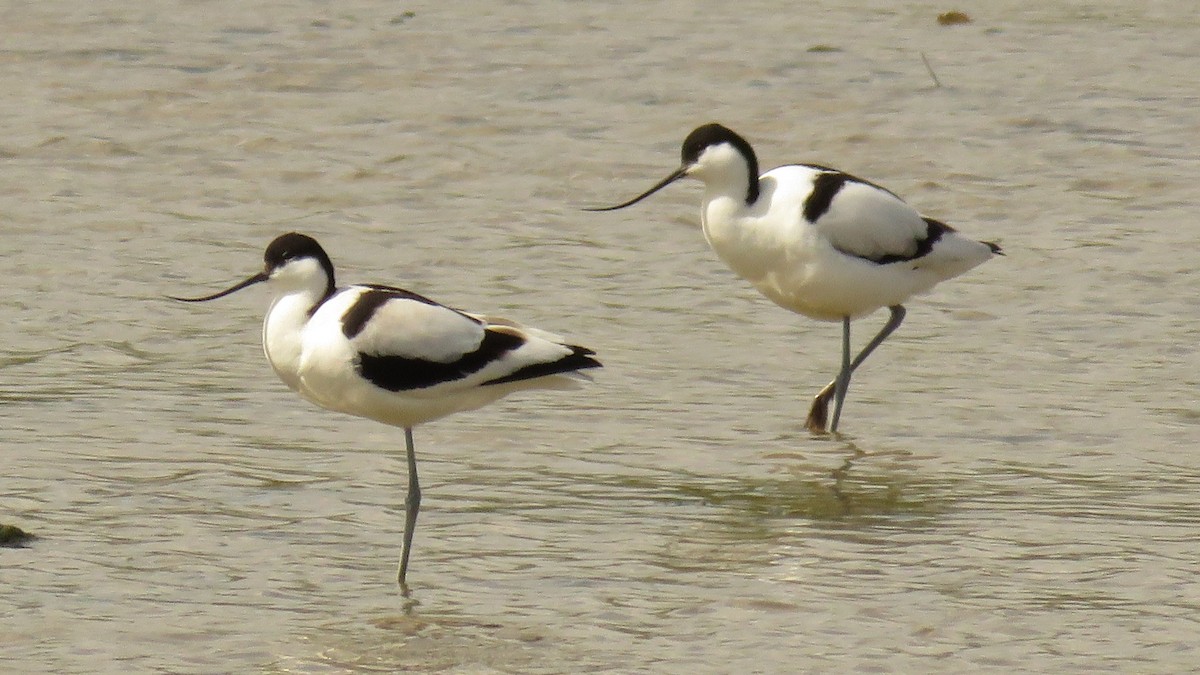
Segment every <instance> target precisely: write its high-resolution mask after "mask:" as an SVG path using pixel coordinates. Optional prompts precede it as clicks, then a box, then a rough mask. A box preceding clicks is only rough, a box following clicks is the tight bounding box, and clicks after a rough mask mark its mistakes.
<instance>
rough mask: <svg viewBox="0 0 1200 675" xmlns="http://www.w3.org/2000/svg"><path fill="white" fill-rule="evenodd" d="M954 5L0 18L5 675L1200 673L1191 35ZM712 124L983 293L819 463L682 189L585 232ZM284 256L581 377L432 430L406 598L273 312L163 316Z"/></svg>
mask: <svg viewBox="0 0 1200 675" xmlns="http://www.w3.org/2000/svg"><path fill="white" fill-rule="evenodd" d="M901 5H903V6H901ZM949 9H954V7H951V6H949V5H941V4H933V3H924V2H917V3H901V4H897V3H892V2H884V1H882V0H863V1H859V2H849V3H847V2H809V3H799V4H797V3H778V2H755V1H753V0H751V1H749V2H741V3H715V2H661V3H617V2H552V1H550V0H529V1H527V2H505V3H499V2H457V3H455V2H417V3H401V4H398V3H385V2H365V1H363V0H348V1H345V2H338V3H316V2H299V1H288V2H270V1H266V2H254V3H245V2H229V1H227V0H209V1H207V2H191V3H182V2H165V1H162V0H141V1H139V2H129V1H127V0H122V1H121V2H108V3H91V2H81V1H66V0H58V1H55V0H47V1H44V2H38V3H11V4H10V5H9V6H7V7H6V8H4V9H2V10H0V16H2V17H3V25H4V39H3V41H2V42H0V92H3V93H0V106H2V110H0V119H2V120H3V121H2V122H0V129H2V130H3V133H2V135H0V166H2V167H3V171H2V173H0V175H2V178H0V184H2V185H3V190H0V232H2V233H3V244H4V255H3V256H2V257H0V272H2V274H0V276H2V278H3V279H4V286H3V289H2V290H0V303H2V307H3V315H4V317H5V321H4V322H3V325H2V326H0V442H2V444H3V448H4V450H3V465H4V471H3V478H2V479H0V523H6V524H12V525H18V526H20V527H22V528H24V529H26V530H28V531H30V532H32V533H34V534H35V535H37V539H35V540H33V541H32V542H30V543H29V544H28V545H27V546H26V547H24V548H3V549H0V581H2V582H3V583H2V588H3V589H4V590H3V593H4V601H3V602H0V643H2V644H3V645H4V646H3V649H2V650H0V670H2V671H6V672H7V671H11V672H57V673H83V672H89V673H90V672H113V673H116V672H154V671H158V672H315V673H332V672H360V671H362V672H393V671H404V670H412V671H439V672H456V673H477V672H483V673H487V672H500V673H527V672H533V673H561V672H583V671H598V672H664V673H665V672H767V673H790V672H798V671H848V670H864V671H900V672H929V671H935V672H969V671H978V670H994V671H997V672H1011V671H1014V670H1031V671H1041V672H1095V671H1097V670H1114V671H1125V672H1179V671H1183V670H1190V669H1193V668H1195V664H1196V663H1198V662H1200V646H1198V645H1200V642H1198V641H1197V635H1198V634H1200V622H1198V619H1197V616H1200V582H1198V581H1197V579H1198V578H1200V577H1198V576H1197V575H1198V573H1200V562H1198V561H1200V556H1197V540H1198V539H1200V506H1197V499H1196V495H1197V494H1198V493H1200V454H1198V451H1197V444H1198V443H1197V442H1198V441H1200V402H1198V400H1197V395H1196V391H1197V386H1198V384H1200V382H1198V380H1200V358H1198V356H1197V350H1196V346H1195V344H1196V340H1195V328H1196V326H1197V300H1196V298H1198V297H1200V281H1198V279H1200V277H1197V275H1196V273H1195V271H1194V270H1195V267H1196V259H1197V258H1196V250H1197V243H1198V241H1200V234H1198V231H1197V228H1198V221H1197V217H1196V203H1197V201H1198V199H1197V198H1198V197H1200V193H1198V192H1197V189H1196V185H1197V176H1198V174H1200V161H1198V160H1197V156H1196V143H1195V141H1196V139H1197V138H1198V137H1200V112H1198V111H1200V94H1198V93H1197V90H1196V73H1197V72H1200V40H1198V39H1197V38H1198V37H1200V19H1197V16H1196V13H1195V7H1194V5H1193V4H1192V3H1191V2H1187V1H1185V0H1163V1H1162V2H1151V3H1129V2H1118V1H1116V0H1097V1H1095V2H1090V3H1036V2H1018V1H1016V0H1006V1H1002V2H992V3H965V4H964V5H961V6H959V7H958V9H961V10H963V11H966V12H967V13H968V14H970V15H971V16H972V17H973V19H974V21H973V22H972V23H970V24H967V25H959V26H939V25H938V23H937V21H936V17H937V15H938V14H939V13H940V12H944V11H946V10H949ZM922 52H923V53H924V54H925V55H926V57H927V58H928V60H929V64H930V66H931V67H932V68H933V70H934V72H936V75H937V78H938V80H939V81H940V82H941V86H940V87H938V86H935V85H934V82H933V80H932V79H931V77H930V74H929V73H928V72H927V71H926V68H925V65H924V64H923V63H922V61H921V54H922ZM710 120H720V121H722V122H724V123H726V124H728V125H729V126H731V127H733V128H735V129H737V130H739V131H741V132H742V133H744V134H745V135H746V136H747V137H748V138H749V139H750V140H751V142H753V143H754V144H755V145H756V147H757V148H758V150H759V154H760V157H761V161H762V163H763V165H764V166H774V165H777V164H781V163H786V162H793V161H810V162H820V163H827V164H832V165H835V166H838V167H840V168H843V169H845V170H847V171H850V172H852V173H856V174H859V175H863V176H866V177H869V178H871V179H873V180H875V181H878V182H880V183H882V184H884V185H886V186H888V187H889V188H891V189H893V190H894V191H896V192H898V193H900V194H902V195H904V196H905V197H906V198H907V199H908V200H909V201H910V202H912V203H913V204H914V205H916V206H917V207H919V208H920V209H922V210H923V211H925V212H926V213H927V214H928V215H930V216H933V217H936V218H940V219H944V220H947V221H949V222H951V223H953V224H954V225H956V226H957V227H959V228H960V229H961V230H963V231H964V232H967V233H969V234H971V235H973V236H976V237H978V238H981V239H989V240H996V241H998V242H1000V243H1001V244H1002V245H1003V246H1004V247H1005V250H1006V252H1007V253H1008V256H1007V257H1005V258H998V259H996V260H994V261H992V262H989V263H987V264H986V265H984V266H982V267H980V268H978V269H976V270H974V271H973V272H971V273H970V274H968V275H966V276H964V277H962V278H959V279H956V280H953V281H951V282H949V283H946V284H944V285H942V286H940V287H939V288H938V289H937V290H936V291H935V292H934V293H932V294H930V295H929V296H927V297H923V298H918V299H915V300H914V301H912V302H911V303H910V304H909V310H910V311H909V318H908V321H907V322H906V324H905V325H904V327H903V328H902V329H901V330H900V331H899V332H898V333H897V334H896V336H895V337H894V338H893V339H892V340H890V341H889V342H888V343H887V344H886V345H885V346H884V347H883V348H882V349H881V350H880V351H879V352H878V354H877V356H875V357H873V358H872V360H871V361H870V362H868V364H867V365H866V366H865V367H864V368H863V369H862V370H861V371H859V373H858V375H857V377H856V379H855V383H854V387H853V388H852V390H851V393H850V399H849V403H848V406H847V409H846V415H845V417H844V418H843V421H842V422H843V431H845V432H846V435H845V437H843V438H840V439H836V440H834V439H829V438H819V437H814V436H812V435H810V434H809V433H807V432H806V431H804V429H803V428H802V421H803V415H804V412H805V411H806V408H807V401H808V399H809V397H811V396H812V395H813V394H814V393H815V392H816V391H817V389H819V388H820V386H821V385H823V384H824V383H825V382H826V381H828V379H829V378H830V377H831V376H832V375H833V371H834V369H835V368H836V363H837V360H838V328H837V326H836V325H834V324H826V323H817V322H813V321H810V320H807V319H804V318H802V317H798V316H794V315H791V314H789V313H787V312H785V311H783V310H780V309H778V308H777V307H775V306H773V305H771V304H770V303H769V302H767V301H766V300H764V299H762V298H760V297H759V296H758V295H757V294H756V293H755V292H754V291H753V290H752V289H750V288H749V287H748V286H747V285H746V284H744V283H743V282H741V281H739V280H738V279H736V278H735V277H734V276H733V275H732V273H730V272H729V271H728V270H726V269H725V268H724V267H723V265H722V264H721V263H720V262H719V261H718V260H717V259H716V256H715V255H714V254H713V253H712V252H711V251H710V250H708V248H707V246H706V245H705V243H704V240H703V237H702V236H701V234H700V233H699V231H698V229H697V227H696V225H697V221H698V205H699V200H700V194H699V187H698V186H697V185H696V184H695V183H681V184H679V185H676V186H673V187H672V188H670V189H669V190H667V191H665V192H664V193H662V194H660V195H658V196H656V197H655V198H654V199H653V200H650V201H648V202H646V203H645V204H642V205H640V206H639V207H637V208H635V209H630V210H627V211H620V212H616V213H608V214H594V213H583V212H581V211H580V210H579V209H580V208H581V207H583V206H589V205H597V204H604V203H611V202H612V201H613V200H615V199H619V198H624V197H628V196H631V195H633V194H636V193H637V192H638V191H640V190H641V189H643V188H645V187H648V186H649V185H650V184H651V183H652V182H653V181H654V180H657V179H658V178H660V177H661V176H662V175H665V174H666V172H667V171H669V170H671V169H673V168H674V167H675V166H677V162H678V146H679V142H680V141H681V140H682V138H683V136H684V135H685V134H686V133H687V132H688V131H689V130H690V129H691V128H693V127H694V126H696V125H698V124H700V123H703V122H707V121H710ZM291 229H296V230H301V231H304V232H307V233H309V234H312V235H314V236H316V237H317V238H318V239H320V240H321V241H322V242H323V243H324V244H325V245H326V247H327V249H328V250H329V252H330V254H331V256H332V257H333V259H334V261H335V263H336V264H338V266H339V272H340V274H341V278H342V279H343V280H345V281H379V282H387V283H393V284H399V285H403V286H405V287H408V288H410V289H412V290H414V291H418V292H421V293H425V294H428V295H431V296H432V297H434V298H437V299H439V300H442V301H444V302H447V303H450V304H453V305H455V306H460V307H463V308H466V309H472V310H477V311H484V310H486V311H489V312H494V313H501V314H505V315H509V316H512V317H513V318H516V319H519V320H522V321H526V322H529V323H531V324H534V325H538V326H541V327H544V328H547V329H551V330H554V331H556V332H560V333H563V334H566V335H568V336H570V337H571V338H572V339H574V340H576V341H578V342H581V343H583V344H586V345H589V346H591V347H593V348H595V349H596V350H597V351H598V352H599V354H600V356H601V358H602V359H603V361H604V363H605V365H606V368H605V369H604V370H603V371H600V372H599V373H598V374H597V377H596V382H595V383H594V384H592V385H590V386H588V387H587V388H585V389H582V390H580V391H576V392H568V393H552V394H538V393H531V394H525V395H519V396H516V397H513V398H511V399H509V400H506V401H504V402H502V403H500V404H497V405H494V406H492V407H490V408H487V409H485V410H481V411H478V412H475V413H471V414H463V415H459V416H456V417H453V418H449V419H445V420H442V421H439V422H437V423H434V424H431V425H428V426H426V427H422V428H419V429H418V430H417V449H418V453H419V457H420V462H421V470H422V478H423V481H424V486H425V500H424V508H423V512H422V519H421V523H420V527H419V528H418V531H417V538H416V550H415V553H414V560H413V566H412V568H411V570H410V574H409V579H410V582H411V584H412V594H411V597H408V598H405V597H403V596H402V595H401V594H400V593H399V592H398V589H397V588H396V586H395V581H394V575H395V563H396V559H397V557H398V555H399V545H400V530H401V527H402V511H403V505H402V502H403V499H404V471H405V470H404V466H403V461H402V458H403V434H402V432H401V431H400V430H398V429H392V428H389V427H385V426H382V425H378V424H374V423H371V422H367V421H363V420H359V419H355V418H351V417H346V416H341V415H337V414H334V413H329V412H325V411H321V410H317V409H314V408H311V407H309V406H308V405H307V404H305V403H303V402H301V401H300V400H298V399H296V398H295V397H294V396H293V395H292V394H291V392H289V391H288V390H287V389H286V388H285V387H284V386H283V385H282V384H281V383H280V382H278V381H277V380H276V379H275V377H274V376H273V374H272V373H271V372H270V370H269V368H268V366H267V363H266V361H265V360H264V359H263V357H262V353H261V347H260V345H259V323H260V321H261V318H262V314H263V312H264V310H265V308H266V305H267V297H266V290H265V289H258V290H254V291H247V292H246V293H243V294H239V295H237V296H233V297H230V298H227V299H225V300H223V301H221V302H220V303H213V304H211V305H200V306H189V305H180V304H175V303H171V302H170V301H167V300H166V299H164V297H163V296H164V295H165V294H192V293H201V292H205V291H209V290H215V289H217V288H221V287H223V285H224V284H228V283H231V282H233V281H236V280H238V279H241V278H244V277H245V276H247V275H248V274H251V273H253V272H255V271H257V270H258V269H259V267H260V265H261V251H262V249H263V247H264V246H265V244H266V243H267V242H268V241H269V240H270V239H271V238H272V237H273V236H275V235H276V234H279V233H281V232H284V231H287V230H291ZM882 320H883V317H882V316H875V317H871V318H868V319H865V320H864V321H863V322H861V323H859V324H856V326H858V327H857V328H856V337H857V338H858V339H860V340H861V339H862V338H863V337H865V336H866V335H869V334H870V332H871V331H874V330H876V326H877V325H879V323H880V322H882Z"/></svg>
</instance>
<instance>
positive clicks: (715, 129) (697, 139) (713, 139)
mask: <svg viewBox="0 0 1200 675" xmlns="http://www.w3.org/2000/svg"><path fill="white" fill-rule="evenodd" d="M721 145H729V146H731V147H732V148H733V149H734V150H736V151H737V153H738V154H739V155H741V156H742V158H743V159H745V160H746V163H747V164H749V165H750V175H751V176H753V177H755V178H757V177H758V157H756V156H755V154H754V148H752V147H750V143H749V142H748V141H746V139H744V138H742V137H741V136H739V135H737V133H736V132H735V131H734V130H733V129H730V128H729V127H726V126H722V125H720V124H717V123H716V122H712V123H710V124H705V125H704V126H699V127H696V128H695V129H693V130H692V133H690V134H688V136H687V138H685V139H684V140H683V147H682V148H681V149H680V156H681V158H682V161H683V166H686V167H689V168H690V167H694V166H696V164H697V163H698V162H699V161H700V157H701V156H703V155H704V151H705V150H708V149H709V148H715V147H719V146H721Z"/></svg>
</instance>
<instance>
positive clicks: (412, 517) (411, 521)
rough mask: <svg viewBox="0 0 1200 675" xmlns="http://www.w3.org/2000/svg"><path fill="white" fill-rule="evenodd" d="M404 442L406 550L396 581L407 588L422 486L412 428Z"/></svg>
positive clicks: (404, 550) (401, 556) (407, 429)
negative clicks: (405, 453) (406, 457)
mask: <svg viewBox="0 0 1200 675" xmlns="http://www.w3.org/2000/svg"><path fill="white" fill-rule="evenodd" d="M404 441H405V444H406V445H407V447H408V496H407V497H405V498H404V549H403V550H402V551H401V553H400V571H399V573H398V574H397V575H396V581H397V582H399V583H400V585H401V586H402V587H405V588H407V584H405V583H404V577H405V575H406V574H407V573H408V555H409V554H410V553H412V538H413V530H415V529H416V527H417V512H419V511H420V510H421V484H420V482H419V481H418V480H417V453H416V451H415V450H414V449H413V433H412V427H406V428H405V429H404Z"/></svg>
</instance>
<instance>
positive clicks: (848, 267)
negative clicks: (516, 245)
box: [587, 124, 1002, 433]
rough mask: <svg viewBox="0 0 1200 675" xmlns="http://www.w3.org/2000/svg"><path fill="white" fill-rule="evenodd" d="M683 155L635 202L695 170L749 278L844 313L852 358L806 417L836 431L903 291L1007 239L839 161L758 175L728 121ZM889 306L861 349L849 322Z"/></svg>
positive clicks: (949, 272) (736, 266)
mask: <svg viewBox="0 0 1200 675" xmlns="http://www.w3.org/2000/svg"><path fill="white" fill-rule="evenodd" d="M682 155H683V163H682V165H681V166H680V167H679V168H678V169H676V170H675V171H674V172H673V173H671V174H670V175H669V176H667V177H666V178H664V179H663V180H661V181H659V183H658V184H657V185H655V186H654V187H652V188H650V189H649V190H647V191H646V192H644V193H642V194H641V195H638V196H637V197H634V198H633V199H630V200H629V201H627V202H624V203H622V204H618V205H616V206H609V207H604V208H593V209H587V210H589V211H613V210H616V209H622V208H625V207H626V206H631V205H633V204H636V203H637V202H640V201H641V200H643V199H645V198H646V197H649V196H650V195H652V194H654V193H655V192H657V191H659V190H661V189H662V188H664V187H666V186H667V185H669V184H671V183H673V182H675V181H676V180H679V179H680V178H683V177H685V176H687V177H692V178H696V179H699V180H700V181H701V182H702V183H704V202H703V204H702V206H701V209H700V222H701V225H702V226H703V228H704V236H705V238H706V239H707V240H708V243H709V245H710V246H712V248H713V250H714V251H716V253H717V255H718V256H720V258H721V260H723V261H725V263H726V264H727V265H729V266H730V267H731V268H732V269H733V271H734V272H736V273H737V274H738V276H740V277H742V278H743V279H745V280H747V281H749V282H750V283H751V284H753V285H754V287H755V288H756V289H758V291H759V292H760V293H762V294H763V295H765V296H767V297H768V298H770V299H771V300H772V301H774V302H775V303H776V304H778V305H780V306H781V307H783V308H785V309H789V310H791V311H793V312H797V313H799V314H803V315H804V316H807V317H810V318H813V319H819V320H823V321H841V322H842V365H841V370H840V371H839V373H838V375H837V377H836V378H835V379H834V380H833V381H832V382H830V383H829V384H828V385H826V386H825V388H824V389H822V390H821V391H820V393H818V394H817V396H816V397H815V398H814V399H813V404H812V408H811V409H810V410H809V413H808V419H807V421H806V422H805V424H806V426H807V427H808V428H809V429H810V430H812V431H814V432H817V433H823V432H824V431H825V423H826V420H827V418H828V407H829V400H830V398H831V397H833V398H834V399H835V407H834V411H833V419H832V421H830V423H829V431H830V432H836V431H837V427H838V419H839V418H840V416H841V413H842V404H843V402H844V401H845V398H846V390H847V387H849V385H850V375H851V373H853V372H854V370H855V369H856V368H858V367H859V366H860V365H862V362H863V361H864V360H866V358H867V356H869V355H870V354H871V352H872V351H874V350H875V348H876V347H878V346H879V345H880V344H881V343H882V342H883V341H884V340H885V339H887V337H888V336H889V335H891V334H892V331H894V330H896V329H897V328H898V327H899V326H900V322H901V321H903V320H904V313H905V310H904V306H903V305H901V303H903V302H904V301H906V300H908V299H909V298H910V297H912V296H913V295H915V294H917V293H923V292H925V291H928V290H929V289H931V288H933V286H934V285H935V284H937V283H938V282H941V281H945V280H946V279H950V278H952V277H956V276H958V275H960V274H962V273H964V272H966V271H967V270H969V269H971V268H972V267H975V266H976V265H979V264H980V263H983V262H984V261H986V260H988V259H990V258H991V257H992V256H994V255H1002V254H1001V252H1000V247H999V246H997V245H996V244H993V243H990V242H981V241H975V240H973V239H968V238H966V237H964V236H962V235H961V234H959V233H958V232H957V231H955V230H954V228H952V227H950V226H949V225H947V224H945V223H942V222H939V221H937V220H934V219H933V218H926V217H924V216H922V215H921V214H920V213H918V212H917V211H916V210H915V209H913V208H912V207H911V206H909V205H908V204H906V203H904V201H903V200H901V199H900V198H899V197H897V196H896V195H895V194H893V193H892V192H890V191H888V190H886V189H884V188H882V187H879V186H878V185H875V184H874V183H870V182H868V181H865V180H863V179H861V178H856V177H854V176H851V175H849V174H846V173H842V172H841V171H838V170H836V169H830V168H828V167H825V166H819V165H815V164H792V165H787V166H781V167H778V168H775V169H772V170H770V171H768V172H766V173H765V174H763V175H762V176H759V175H758V159H757V157H755V155H754V149H753V148H751V147H750V144H749V143H748V142H746V140H745V139H744V138H742V137H741V136H739V135H737V134H736V133H734V132H733V131H731V130H730V129H727V128H726V127H723V126H721V125H720V124H706V125H704V126H702V127H698V128H697V129H695V130H694V131H692V133H690V134H688V137H687V139H686V140H684V142H683V150H682ZM881 307H887V308H888V309H890V310H891V316H890V317H889V318H888V321H887V323H886V324H885V325H884V326H883V329H882V330H880V331H879V334H878V335H876V336H875V337H874V339H872V340H871V341H870V342H869V343H867V346H866V347H864V348H863V350H862V351H861V352H859V354H858V356H856V357H854V360H851V359H850V321H851V320H852V319H857V318H859V317H862V316H866V315H867V314H870V313H871V312H874V311H875V310H877V309H879V308H881Z"/></svg>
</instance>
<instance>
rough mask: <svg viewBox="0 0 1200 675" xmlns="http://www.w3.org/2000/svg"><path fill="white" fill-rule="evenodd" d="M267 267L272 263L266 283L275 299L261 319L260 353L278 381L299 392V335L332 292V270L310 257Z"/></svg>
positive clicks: (300, 338) (289, 260)
mask: <svg viewBox="0 0 1200 675" xmlns="http://www.w3.org/2000/svg"><path fill="white" fill-rule="evenodd" d="M268 264H274V266H273V267H272V268H271V271H270V276H269V277H268V279H267V283H268V284H270V286H271V288H272V289H273V290H274V291H275V300H274V301H272V302H271V309H270V310H268V311H267V317H266V319H264V320H263V352H264V353H265V354H266V355H267V361H268V362H269V363H270V364H271V368H272V369H273V370H274V371H275V374H276V375H278V376H279V379H281V380H283V382H284V384H286V385H287V386H288V387H289V388H291V389H292V390H294V391H297V392H300V393H303V390H302V389H301V387H300V356H301V353H302V351H303V349H302V333H303V331H304V326H305V325H306V324H307V323H308V320H309V318H310V317H312V315H313V313H314V312H315V311H316V309H317V307H319V306H320V305H321V303H323V302H325V300H326V299H328V298H329V296H330V295H332V293H333V289H334V283H333V274H332V273H333V268H332V266H331V265H327V264H323V263H322V261H320V260H318V259H317V258H314V257H303V258H292V259H286V260H282V261H280V262H279V263H275V261H270V262H269V263H268Z"/></svg>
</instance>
